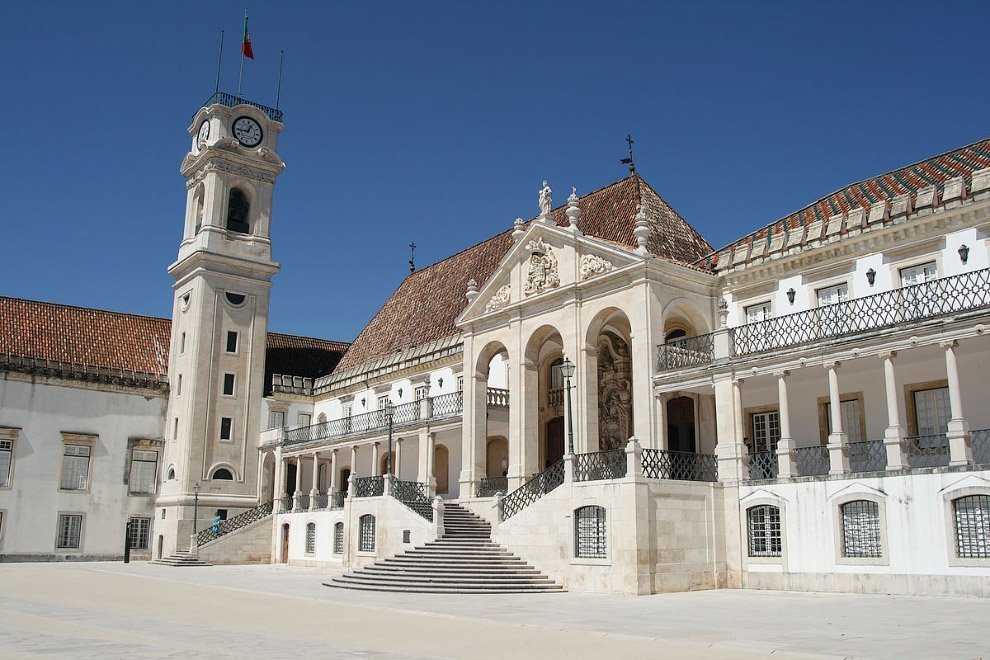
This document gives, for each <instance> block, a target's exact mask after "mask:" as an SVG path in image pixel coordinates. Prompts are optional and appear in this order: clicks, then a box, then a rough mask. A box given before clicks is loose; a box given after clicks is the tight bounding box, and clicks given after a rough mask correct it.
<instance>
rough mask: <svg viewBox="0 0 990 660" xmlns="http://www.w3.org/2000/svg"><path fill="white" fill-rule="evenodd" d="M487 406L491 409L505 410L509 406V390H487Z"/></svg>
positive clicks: (493, 388)
mask: <svg viewBox="0 0 990 660" xmlns="http://www.w3.org/2000/svg"><path fill="white" fill-rule="evenodd" d="M488 405H489V406H491V407H493V408H505V407H507V406H508V405H509V390H503V389H501V388H498V387H489V388H488Z"/></svg>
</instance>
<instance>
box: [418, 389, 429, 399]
mask: <svg viewBox="0 0 990 660" xmlns="http://www.w3.org/2000/svg"><path fill="white" fill-rule="evenodd" d="M429 391H430V388H428V387H417V388H416V400H417V401H422V400H423V399H425V398H426V396H427V394H428V393H429Z"/></svg>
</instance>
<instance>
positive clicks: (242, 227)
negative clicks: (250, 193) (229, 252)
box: [227, 188, 251, 234]
mask: <svg viewBox="0 0 990 660" xmlns="http://www.w3.org/2000/svg"><path fill="white" fill-rule="evenodd" d="M250 214H251V203H250V202H248V198H247V195H245V194H244V191H243V190H241V189H240V188H231V189H230V197H228V198H227V230H228V231H236V232H237V233H239V234H248V233H250V232H251V225H250V224H249V222H248V218H249V216H250Z"/></svg>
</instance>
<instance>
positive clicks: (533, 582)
mask: <svg viewBox="0 0 990 660" xmlns="http://www.w3.org/2000/svg"><path fill="white" fill-rule="evenodd" d="M340 581H341V582H346V583H349V584H354V583H357V584H390V585H394V586H417V585H427V586H441V585H451V586H468V585H470V586H472V587H501V586H511V587H536V586H539V587H545V586H547V585H549V584H553V582H552V581H551V580H548V579H547V578H542V579H539V578H530V577H522V578H505V579H498V578H470V577H449V578H448V577H442V576H438V575H432V576H426V577H416V576H392V575H374V574H364V573H349V574H348V575H345V576H341V577H340Z"/></svg>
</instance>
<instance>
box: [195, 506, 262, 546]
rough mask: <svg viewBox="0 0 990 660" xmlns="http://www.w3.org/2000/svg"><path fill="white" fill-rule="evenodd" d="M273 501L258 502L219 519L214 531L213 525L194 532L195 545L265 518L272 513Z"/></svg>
mask: <svg viewBox="0 0 990 660" xmlns="http://www.w3.org/2000/svg"><path fill="white" fill-rule="evenodd" d="M273 504H274V502H272V501H269V502H265V503H264V504H259V505H258V506H256V507H254V508H253V509H248V510H247V511H244V512H242V513H239V514H237V515H236V516H234V517H233V518H228V519H227V520H221V521H220V522H219V523H218V524H217V525H216V531H214V529H213V526H212V525H211V526H210V527H207V528H206V529H204V530H201V531H199V532H197V533H196V545H197V547H198V546H201V545H205V544H206V543H209V542H210V541H213V540H215V539H218V538H220V537H221V536H223V535H224V534H230V533H231V532H234V531H237V530H238V529H241V528H242V527H247V526H248V525H250V524H252V523H254V522H257V521H259V520H261V519H262V518H266V517H267V516H270V515H271V514H272V509H273Z"/></svg>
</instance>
